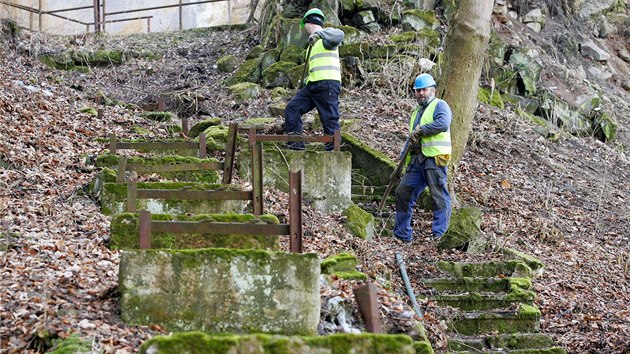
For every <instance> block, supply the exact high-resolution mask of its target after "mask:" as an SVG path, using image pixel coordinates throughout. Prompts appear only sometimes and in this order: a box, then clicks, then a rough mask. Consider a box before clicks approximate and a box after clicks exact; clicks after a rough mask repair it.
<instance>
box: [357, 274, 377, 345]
mask: <svg viewBox="0 0 630 354" xmlns="http://www.w3.org/2000/svg"><path fill="white" fill-rule="evenodd" d="M352 292H353V293H354V297H355V298H356V300H357V304H358V305H359V311H360V312H361V317H363V322H365V329H366V330H367V331H368V332H370V333H382V332H381V320H380V316H379V312H378V294H377V289H376V287H375V286H374V285H373V284H372V283H370V282H367V283H366V284H365V285H363V286H360V287H356V288H354V289H353V290H352Z"/></svg>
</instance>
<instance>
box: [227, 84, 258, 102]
mask: <svg viewBox="0 0 630 354" xmlns="http://www.w3.org/2000/svg"><path fill="white" fill-rule="evenodd" d="M228 92H229V93H230V97H232V98H234V100H235V101H237V102H247V101H249V100H253V99H256V98H258V96H260V86H259V85H258V84H255V83H253V82H241V83H240V84H236V85H232V86H230V87H228Z"/></svg>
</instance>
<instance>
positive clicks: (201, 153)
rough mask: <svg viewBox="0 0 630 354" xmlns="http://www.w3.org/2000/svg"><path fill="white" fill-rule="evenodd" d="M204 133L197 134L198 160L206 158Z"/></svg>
mask: <svg viewBox="0 0 630 354" xmlns="http://www.w3.org/2000/svg"><path fill="white" fill-rule="evenodd" d="M206 154H207V152H206V133H201V134H199V158H202V159H205V158H206Z"/></svg>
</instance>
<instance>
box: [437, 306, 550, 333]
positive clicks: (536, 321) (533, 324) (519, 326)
mask: <svg viewBox="0 0 630 354" xmlns="http://www.w3.org/2000/svg"><path fill="white" fill-rule="evenodd" d="M448 326H449V329H450V330H451V331H453V332H455V333H458V334H460V335H466V336H470V335H477V334H485V333H519V332H523V333H534V332H538V331H540V310H538V308H537V307H535V306H530V305H526V304H521V305H520V306H519V308H518V309H517V310H510V311H505V310H501V311H492V312H491V311H483V312H464V313H461V314H459V315H457V316H455V317H454V318H453V319H451V320H450V321H449V323H448Z"/></svg>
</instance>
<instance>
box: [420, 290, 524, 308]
mask: <svg viewBox="0 0 630 354" xmlns="http://www.w3.org/2000/svg"><path fill="white" fill-rule="evenodd" d="M535 298H536V293H534V292H533V291H529V290H519V291H515V292H510V293H478V292H470V293H465V294H453V295H449V294H439V295H435V296H431V297H430V299H431V300H433V301H434V302H435V303H436V304H438V305H439V306H450V307H455V308H458V309H460V310H463V311H485V310H492V309H502V308H507V307H510V305H512V304H528V305H533V303H534V300H535Z"/></svg>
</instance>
